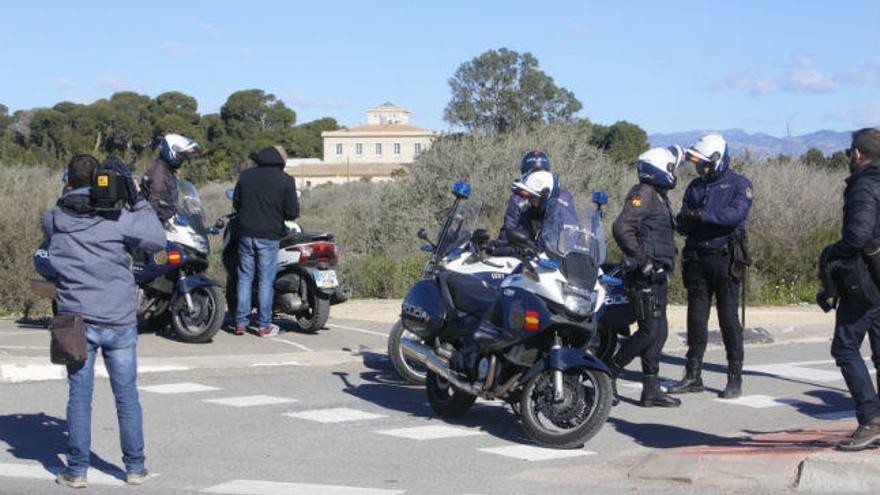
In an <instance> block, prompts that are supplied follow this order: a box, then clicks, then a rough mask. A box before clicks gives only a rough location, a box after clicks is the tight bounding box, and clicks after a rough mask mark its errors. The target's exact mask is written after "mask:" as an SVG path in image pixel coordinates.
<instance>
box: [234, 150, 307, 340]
mask: <svg viewBox="0 0 880 495" xmlns="http://www.w3.org/2000/svg"><path fill="white" fill-rule="evenodd" d="M252 158H253V160H254V162H256V164H257V166H256V167H253V168H249V169H247V170H245V171H243V172H242V173H241V175H240V176H239V178H238V183H237V184H236V185H235V194H234V195H233V197H232V206H233V208H234V209H235V211H236V213H237V214H238V220H237V221H238V225H239V227H238V235H239V241H238V268H237V270H236V272H237V275H238V287H237V291H236V292H237V296H238V306H237V308H236V309H235V333H236V334H238V335H243V334H244V333H245V332H246V331H247V330H246V329H247V326H248V318H249V316H250V313H251V291H252V290H253V284H254V275H255V274H256V273H257V272H258V273H259V275H258V276H257V277H258V278H259V280H260V284H259V289H258V292H257V293H258V297H259V322H258V327H257V333H258V334H259V335H260V336H261V337H270V336H272V335H277V334H278V327H277V326H276V325H274V324H273V323H272V300H273V298H274V296H275V293H274V288H273V286H272V284H273V283H274V282H275V270H276V268H277V261H278V246H279V241H280V240H281V238H282V237H284V234H285V232H286V230H287V229H286V227H285V226H284V221H285V220H295V219H296V217H298V216H299V202H298V201H297V198H296V183H295V182H294V181H293V177H291V176H289V175H287V174H286V173H284V165H285V164H286V163H287V153H286V152H285V151H284V148H283V147H281V146H272V147H269V148H265V149H263V150H260V151H259V152H257V153H256V154H254V155H253V157H252ZM227 290H232V288H231V287H230V288H228V289H227Z"/></svg>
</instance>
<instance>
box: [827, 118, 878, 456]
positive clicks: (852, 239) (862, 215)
mask: <svg viewBox="0 0 880 495" xmlns="http://www.w3.org/2000/svg"><path fill="white" fill-rule="evenodd" d="M847 155H848V156H849V160H850V162H849V167H850V176H849V177H848V178H847V179H846V189H845V190H844V193H843V226H842V228H841V236H840V240H839V241H837V242H835V243H834V244H832V245H830V246H828V247H827V248H825V251H824V252H823V253H822V258H823V259H824V260H825V262H826V263H828V262H838V265H842V266H841V268H843V270H842V271H841V272H838V273H839V275H842V277H841V279H842V281H843V280H846V282H845V283H839V284H837V285H838V286H840V289H841V292H842V293H841V294H840V301H839V305H838V307H837V315H836V319H835V322H834V340H832V342H831V355H832V356H833V357H834V360H835V362H836V363H837V366H839V367H840V371H841V373H842V374H843V379H844V380H845V381H846V387H847V388H848V389H849V392H850V394H851V395H852V398H853V401H854V402H855V404H856V418H857V419H858V422H859V426H858V427H857V428H856V430H855V431H854V432H853V433H852V435H850V436H849V438H847V439H845V440H844V441H842V442H841V443H840V444H838V446H837V448H838V449H840V450H845V451H858V450H863V449H866V448H868V447H871V446H872V445H875V444H877V443H880V397H878V389H880V374H878V383H877V387H878V388H877V389H875V388H874V383H873V382H872V381H871V375H870V373H869V372H868V368H867V366H865V361H864V359H863V358H862V354H861V348H862V342H863V341H864V340H865V334H867V335H868V342H870V343H871V360H872V361H873V362H874V368H875V370H880V293H878V289H877V282H878V280H880V278H878V276H880V271H878V270H877V269H878V268H880V266H878V264H877V263H876V260H877V256H878V253H877V251H878V249H880V218H878V217H880V130H878V129H872V128H866V129H861V130H859V131H856V132H854V133H853V139H852V145H851V147H850V148H849V149H848V150H847ZM872 260H873V262H872ZM844 271H845V272H846V273H844ZM839 275H836V274H834V273H833V272H832V277H834V278H836V277H837V276H839ZM852 280H859V281H860V282H861V283H860V284H858V286H859V288H858V289H855V290H851V289H850V288H851V287H853V284H852Z"/></svg>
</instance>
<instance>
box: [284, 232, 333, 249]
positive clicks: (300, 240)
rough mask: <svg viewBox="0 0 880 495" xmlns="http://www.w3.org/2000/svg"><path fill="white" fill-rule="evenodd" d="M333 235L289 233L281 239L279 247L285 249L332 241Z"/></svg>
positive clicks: (325, 233) (323, 233) (326, 233)
mask: <svg viewBox="0 0 880 495" xmlns="http://www.w3.org/2000/svg"><path fill="white" fill-rule="evenodd" d="M332 240H333V234H330V233H328V232H289V233H288V234H287V235H286V236H284V237H282V238H281V247H282V248H285V247H288V246H293V245H294V244H305V243H309V242H318V241H328V242H329V241H332Z"/></svg>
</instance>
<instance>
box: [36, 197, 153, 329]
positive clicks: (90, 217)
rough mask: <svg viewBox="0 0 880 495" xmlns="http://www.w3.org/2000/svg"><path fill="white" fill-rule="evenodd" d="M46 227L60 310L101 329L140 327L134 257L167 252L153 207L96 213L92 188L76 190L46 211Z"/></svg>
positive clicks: (138, 205)
mask: <svg viewBox="0 0 880 495" xmlns="http://www.w3.org/2000/svg"><path fill="white" fill-rule="evenodd" d="M42 227H43V234H44V235H45V238H46V239H47V240H48V241H49V245H48V256H49V260H50V263H51V265H52V269H53V270H54V271H55V272H56V278H55V280H53V281H54V282H55V287H56V295H55V301H56V302H57V304H58V311H59V312H60V313H75V314H80V315H83V319H84V320H85V321H86V323H91V324H94V325H99V326H103V327H109V328H119V329H125V328H131V327H134V326H136V325H137V318H136V315H135V310H136V307H137V287H136V286H135V281H134V275H133V274H132V272H131V255H132V254H133V253H135V252H139V253H153V252H155V251H158V250H161V249H164V248H165V229H164V228H163V227H162V224H161V223H160V222H159V220H158V219H157V218H156V212H154V211H153V208H151V207H150V204H149V203H147V202H146V201H144V200H143V199H139V200H138V201H137V203H135V205H134V206H133V207H132V208H131V209H127V208H123V209H122V210H121V211H120V212H118V213H116V214H98V213H96V212H95V211H94V210H93V209H91V208H90V206H89V192H88V190H87V189H85V188H80V189H74V190H72V191H69V192H67V193H66V194H65V195H64V196H63V197H62V198H61V199H60V200H59V201H58V206H56V207H55V208H52V209H51V210H49V211H48V212H46V214H45V215H44V216H43V222H42Z"/></svg>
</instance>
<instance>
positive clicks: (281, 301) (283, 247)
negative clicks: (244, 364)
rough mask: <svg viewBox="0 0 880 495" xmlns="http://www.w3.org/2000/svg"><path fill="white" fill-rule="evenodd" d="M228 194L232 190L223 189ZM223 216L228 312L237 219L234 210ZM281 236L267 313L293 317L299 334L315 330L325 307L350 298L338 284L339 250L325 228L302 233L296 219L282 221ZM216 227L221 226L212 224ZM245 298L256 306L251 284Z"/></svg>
mask: <svg viewBox="0 0 880 495" xmlns="http://www.w3.org/2000/svg"><path fill="white" fill-rule="evenodd" d="M226 197H227V198H229V199H230V200H231V199H232V197H233V190H231V189H230V190H228V191H226ZM226 217H227V218H228V219H229V222H228V223H227V224H226V226H225V227H226V228H225V229H224V230H223V266H224V268H226V302H227V305H228V307H229V308H230V310H231V311H233V312H234V311H235V308H236V306H237V305H238V300H237V297H236V286H237V285H238V277H237V275H236V273H237V271H236V270H237V268H236V267H237V266H238V235H237V233H236V231H237V228H238V218H237V216H236V215H235V212H234V211H233V212H231V213H229V214H228V215H226ZM285 225H286V226H287V228H288V232H287V234H286V235H285V236H284V237H283V238H281V241H280V245H279V248H278V261H277V267H278V268H277V270H276V274H275V281H274V288H275V299H274V301H273V308H272V309H273V311H274V312H275V313H283V314H288V315H291V316H293V317H294V318H295V319H296V323H297V326H299V328H300V329H301V330H303V331H305V332H317V331H318V330H320V329H321V328H323V327H324V325H325V324H326V323H327V320H328V319H329V317H330V306H331V305H335V304H340V303H343V302H345V301H347V300H348V299H349V297H351V288H350V287H348V286H346V285H344V284H341V283H340V282H339V277H338V275H337V273H336V266H337V264H338V262H339V256H340V252H341V248H340V246H339V244H336V243H335V242H333V241H334V236H333V234H331V233H328V232H304V231H303V230H302V228H301V227H300V226H299V224H297V223H296V222H285ZM218 226H220V227H221V228H222V225H221V224H220V223H219V222H218ZM251 302H252V304H253V305H254V307H256V305H257V304H258V302H259V301H258V297H257V289H256V284H254V289H253V294H252V297H251Z"/></svg>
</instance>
